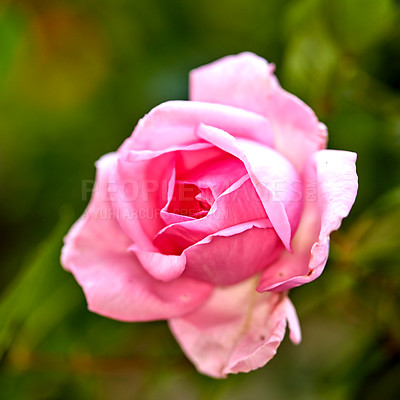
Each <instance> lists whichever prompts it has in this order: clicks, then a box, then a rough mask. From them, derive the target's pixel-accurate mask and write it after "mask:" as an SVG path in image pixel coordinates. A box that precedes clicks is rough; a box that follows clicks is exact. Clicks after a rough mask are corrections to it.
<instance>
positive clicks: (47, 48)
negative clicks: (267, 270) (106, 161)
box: [0, 0, 400, 400]
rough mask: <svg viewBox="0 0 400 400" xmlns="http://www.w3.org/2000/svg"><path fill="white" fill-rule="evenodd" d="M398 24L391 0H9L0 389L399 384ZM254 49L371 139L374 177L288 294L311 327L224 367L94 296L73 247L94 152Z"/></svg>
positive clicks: (339, 132) (263, 390) (14, 395)
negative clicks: (68, 249)
mask: <svg viewBox="0 0 400 400" xmlns="http://www.w3.org/2000/svg"><path fill="white" fill-rule="evenodd" d="M399 26H400V18H399V3H398V2H395V1H394V0H335V1H332V0H288V1H285V0H268V1H266V0H246V1H240V0H236V1H235V0H202V1H189V0H168V1H166V0H146V1H144V0H104V1H95V0H69V1H67V0H64V1H62V0H61V1H54V0H53V1H50V0H48V1H46V0H15V1H11V0H2V1H1V3H0V237H1V240H0V263H1V268H0V360H1V361H0V398H1V399H7V400H10V399H11V400H20V399H22V400H25V399H28V400H31V399H32V400H36V399H38V400H39V399H40V400H45V399H59V400H61V399H76V400H80V399H85V400H86V399H101V400H102V399H104V400H109V399H112V400H114V399H116V400H125V399H141V400H142V399H145V400H147V399H155V400H157V399H177V398H178V399H185V400H192V399H193V400H202V399H210V400H217V399H218V400H226V399H229V400H235V399H238V400H251V399H270V400H281V399H282V400H286V399H296V400H302V399H306V400H313V399H323V400H325V399H327V400H336V399H337V400H342V399H345V400H346V399H360V400H364V399H373V400H376V399H399V398H400V251H399V250H400V113H399V111H400V92H399V88H400V31H399ZM244 50H249V51H253V52H255V53H257V54H259V55H261V56H263V57H264V58H266V59H267V60H269V61H271V62H274V63H275V64H276V74H277V76H278V78H279V79H280V82H281V84H282V85H283V87H284V88H286V89H287V90H289V91H291V92H293V93H295V94H296V95H297V96H298V97H300V98H301V99H302V100H304V101H305V102H306V103H307V104H309V105H310V106H311V107H312V108H313V109H314V110H315V111H316V113H317V115H318V117H319V118H320V120H321V121H323V122H324V123H326V125H327V126H328V128H329V133H330V142H329V147H330V148H333V149H345V150H351V151H355V152H357V153H358V173H359V183H360V189H359V195H358V198H357V201H356V204H355V206H354V208H353V210H352V212H351V215H350V217H349V218H348V219H347V220H346V221H345V223H344V224H343V227H342V229H341V230H340V231H339V232H336V233H335V234H334V235H332V246H331V256H330V261H329V263H328V266H327V268H326V270H325V272H324V274H323V275H322V276H321V277H320V278H319V279H318V280H316V281H314V282H313V283H310V284H308V285H305V286H303V287H301V288H297V289H294V290H293V291H292V292H291V298H292V299H293V301H294V303H295V305H296V308H297V310H298V314H299V317H300V321H301V324H302V329H303V337H304V339H303V343H302V344H301V345H300V346H299V347H296V346H294V345H292V344H291V343H290V342H289V341H288V340H287V339H285V341H284V343H283V344H282V345H281V347H280V349H279V351H278V354H277V356H276V357H275V358H274V359H273V360H272V361H271V362H270V363H269V364H268V365H267V366H266V367H264V368H262V369H260V370H258V371H255V372H252V373H249V374H239V375H237V376H231V377H229V378H228V379H225V380H213V379H211V378H207V377H204V376H201V375H199V374H198V373H197V372H196V371H195V370H194V368H193V366H192V365H191V364H190V363H189V362H188V361H187V360H186V358H185V357H184V355H183V353H182V351H181V350H180V348H179V346H178V345H177V344H176V342H175V341H174V339H173V338H172V336H171V334H170V333H169V331H168V328H167V325H166V323H165V322H153V323H146V324H142V323H137V324H128V323H121V322H117V321H112V320H108V319H105V318H102V317H100V316H98V315H94V314H92V313H90V312H88V311H87V310H86V303H85V300H84V296H83V294H82V292H81V289H80V288H79V286H78V285H77V284H76V283H75V281H74V279H73V277H72V276H71V275H70V274H68V273H66V272H65V271H63V270H62V268H61V266H60V263H59V253H60V248H61V243H62V237H63V236H64V234H65V233H66V231H67V229H68V228H69V227H70V225H71V224H72V222H73V221H74V219H76V218H77V217H78V216H79V215H80V214H81V213H82V211H83V210H84V208H85V206H86V204H87V201H88V199H87V198H86V197H85V196H83V195H82V181H84V180H90V179H93V178H94V173H95V170H94V162H95V160H97V159H98V158H99V157H100V156H101V155H102V154H104V153H107V152H110V151H113V150H115V149H116V148H117V147H118V146H119V145H120V144H121V142H122V141H123V140H124V139H125V138H126V137H127V136H128V135H129V134H130V133H131V131H132V129H133V128H134V126H135V124H136V122H137V121H138V119H139V118H140V117H141V116H143V115H144V114H145V113H146V112H148V111H149V110H150V109H151V108H152V107H154V106H155V105H157V104H159V103H161V102H163V101H166V100H171V99H186V98H187V90H188V82H187V75H188V72H189V71H190V70H191V69H192V68H194V67H197V66H199V65H202V64H205V63H208V62H210V61H213V60H215V59H217V58H220V57H221V56H224V55H227V54H234V53H238V52H241V51H244Z"/></svg>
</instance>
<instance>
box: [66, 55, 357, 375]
mask: <svg viewBox="0 0 400 400" xmlns="http://www.w3.org/2000/svg"><path fill="white" fill-rule="evenodd" d="M273 70H274V67H273V65H271V64H268V63H267V62H266V61H265V60H264V59H262V58H260V57H258V56H256V55H254V54H251V53H243V54H239V55H237V56H229V57H225V58H223V59H221V60H219V61H216V62H215V63H212V64H210V65H206V66H204V67H200V68H198V69H196V70H194V71H192V72H191V75H190V99H191V100H190V101H170V102H167V103H163V104H161V105H159V106H158V107H156V108H155V109H153V110H152V111H151V112H150V113H149V114H147V115H146V116H145V117H144V118H143V119H141V120H140V121H139V123H138V125H137V127H136V128H135V130H134V132H133V134H132V136H131V137H130V138H128V139H127V140H126V141H125V143H123V145H122V146H121V147H120V148H119V150H118V151H117V152H115V153H110V154H107V155H105V156H104V157H102V158H101V159H100V160H99V161H98V162H97V164H96V165H97V177H96V187H95V190H94V192H93V195H92V199H91V201H90V204H89V206H88V209H87V210H86V212H85V214H84V215H83V216H82V217H81V218H80V219H79V220H78V221H77V222H76V223H75V225H74V226H73V227H72V229H71V231H70V232H69V233H68V235H67V236H66V238H65V246H64V248H63V252H62V264H63V266H64V267H65V268H66V269H67V270H69V271H71V272H72V273H73V274H74V276H75V278H76V279H77V281H78V282H79V284H80V285H81V286H82V288H83V290H84V292H85V295H86V298H87V302H88V305H89V309H90V310H92V311H94V312H96V313H99V314H101V315H104V316H107V317H110V318H115V319H119V320H123V321H148V320H157V319H168V320H169V326H170V328H171V331H172V333H173V334H174V336H175V337H176V339H177V341H178V342H179V343H180V345H181V346H182V348H183V350H184V351H185V353H186V355H187V356H188V357H189V358H190V359H191V360H192V362H193V363H194V364H195V365H196V367H197V368H198V370H199V371H201V372H203V373H205V374H208V375H211V376H214V377H224V376H226V375H227V374H228V373H237V372H246V371H250V370H253V369H256V368H259V367H261V366H263V365H264V364H265V363H266V362H267V361H268V360H269V359H271V358H272V357H273V355H274V354H275V352H276V350H277V347H278V346H279V344H280V342H281V341H282V339H283V337H284V334H285V329H286V323H287V322H288V325H289V328H290V338H291V339H292V341H293V342H295V343H298V342H300V340H301V333H300V328H299V323H298V320H297V316H296V312H295V310H294V307H293V305H292V303H291V302H290V300H289V298H288V297H287V290H288V289H290V288H292V287H295V286H299V285H302V284H304V283H307V282H310V281H312V280H313V279H315V278H317V277H318V276H319V275H320V274H321V272H322V270H323V268H324V265H325V263H326V260H327V257H328V250H329V235H330V233H331V232H332V231H333V230H335V229H338V228H339V226H340V223H341V221H342V219H343V218H344V217H346V216H347V215H348V213H349V211H350V209H351V207H352V205H353V202H354V200H355V197H356V192H357V175H356V171H355V160H356V155H355V154H354V153H350V152H346V151H336V150H324V149H325V147H326V141H327V132H326V127H325V126H324V125H323V124H322V123H320V122H318V120H317V118H316V116H315V114H314V113H313V111H312V110H311V109H310V108H309V107H307V106H306V105H305V104H304V103H302V102H301V101H300V100H299V99H298V98H296V97H295V96H293V95H291V94H289V93H287V92H285V91H284V90H283V89H282V88H281V87H280V86H279V83H278V81H277V79H276V77H275V76H274V74H273Z"/></svg>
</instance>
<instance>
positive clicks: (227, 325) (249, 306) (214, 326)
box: [169, 278, 300, 378]
mask: <svg viewBox="0 0 400 400" xmlns="http://www.w3.org/2000/svg"><path fill="white" fill-rule="evenodd" d="M255 285H256V279H254V278H253V279H249V280H247V281H244V282H241V283H239V284H237V285H234V286H229V287H225V288H218V289H216V290H215V291H214V292H213V294H212V296H211V297H210V299H209V300H208V301H207V302H206V303H205V304H204V305H203V306H201V307H200V308H199V309H197V310H196V311H194V312H192V313H190V314H187V315H185V316H183V317H180V318H173V319H170V321H169V326H170V329H171V331H172V333H173V334H174V336H175V338H176V339H177V341H178V342H179V344H180V345H181V347H182V349H183V350H184V352H185V353H186V355H187V356H188V358H189V359H190V360H191V361H192V362H193V363H194V365H195V366H196V368H197V369H198V370H199V371H200V372H202V373H204V374H207V375H210V376H213V377H216V378H223V377H225V376H226V375H227V374H229V373H238V372H248V371H251V370H254V369H256V368H260V367H262V366H263V365H265V364H266V363H267V362H268V361H269V360H270V359H271V358H272V357H273V356H274V355H275V353H276V350H277V348H278V346H279V344H280V343H281V341H282V339H283V337H284V335H285V330H286V322H287V320H288V319H290V320H292V321H293V319H294V316H293V313H295V311H294V308H293V306H292V305H291V303H290V300H289V299H288V298H287V297H286V295H285V294H283V293H262V294H260V293H257V292H256V291H255ZM292 325H293V323H291V328H292ZM295 330H296V332H295V334H294V336H295V338H296V339H298V338H299V335H300V334H299V327H298V325H297V326H296V327H295Z"/></svg>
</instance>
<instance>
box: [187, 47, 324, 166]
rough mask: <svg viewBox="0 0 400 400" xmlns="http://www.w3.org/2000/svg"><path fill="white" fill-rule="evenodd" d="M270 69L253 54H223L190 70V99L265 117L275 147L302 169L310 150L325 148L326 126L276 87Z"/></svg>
mask: <svg viewBox="0 0 400 400" xmlns="http://www.w3.org/2000/svg"><path fill="white" fill-rule="evenodd" d="M273 71H274V66H273V65H272V64H268V63H267V61H265V60H264V59H263V58H261V57H258V56H256V55H255V54H252V53H241V54H238V55H236V56H228V57H224V58H222V59H221V60H218V61H216V62H213V63H211V64H208V65H205V66H202V67H200V68H197V69H195V70H193V71H192V72H191V74H190V99H191V100H194V101H204V102H213V103H219V104H226V105H230V106H234V107H238V108H242V109H245V110H249V111H253V112H255V113H258V114H261V115H264V116H266V117H267V118H268V120H269V122H270V123H271V127H272V130H273V134H274V138H275V139H274V145H275V148H276V149H277V150H278V151H279V152H280V153H281V154H283V155H285V156H286V157H287V158H288V159H289V160H290V161H291V162H292V163H293V164H294V165H295V167H296V168H297V170H298V171H301V170H302V168H303V166H304V163H305V161H306V160H307V159H308V158H309V156H310V155H311V154H312V153H314V152H315V151H318V150H321V149H324V148H325V147H326V141H327V132H326V127H325V125H323V124H321V123H320V122H319V121H318V119H317V117H316V116H315V114H314V112H313V111H312V110H311V109H310V108H309V107H308V106H307V105H306V104H304V103H303V102H302V101H301V100H299V99H298V98H297V97H295V96H293V95H292V94H290V93H288V92H286V91H285V90H283V89H282V88H281V87H280V86H279V83H278V81H277V79H276V77H275V76H274V74H273ZM222 129H223V128H222Z"/></svg>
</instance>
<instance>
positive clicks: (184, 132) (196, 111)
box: [119, 101, 273, 152]
mask: <svg viewBox="0 0 400 400" xmlns="http://www.w3.org/2000/svg"><path fill="white" fill-rule="evenodd" d="M200 123H204V124H207V125H211V126H215V127H216V128H220V129H223V130H225V131H227V132H229V133H230V134H231V135H233V136H235V137H243V138H248V139H253V140H256V141H257V142H260V143H263V144H265V145H271V144H272V142H273V138H272V134H271V130H270V127H269V123H268V121H267V119H266V118H265V117H263V116H261V115H259V114H255V113H252V112H249V111H246V110H242V109H238V108H234V107H229V106H225V105H221V104H209V103H203V102H195V101H169V102H166V103H163V104H160V105H159V106H157V107H155V108H154V109H153V110H152V111H150V112H149V113H148V114H147V115H146V116H145V117H143V118H142V119H141V120H140V121H139V123H138V125H137V126H136V128H135V130H134V131H133V134H132V136H131V137H130V138H129V139H127V140H126V141H125V143H124V144H123V145H122V147H121V148H120V150H119V151H120V152H121V151H122V152H123V151H126V150H162V149H166V148H169V147H173V146H182V145H189V144H193V143H198V141H199V139H198V137H197V136H196V133H195V129H196V127H197V125H199V124H200Z"/></svg>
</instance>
